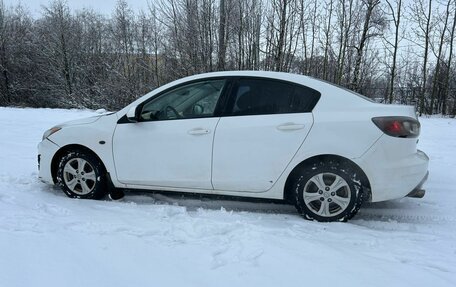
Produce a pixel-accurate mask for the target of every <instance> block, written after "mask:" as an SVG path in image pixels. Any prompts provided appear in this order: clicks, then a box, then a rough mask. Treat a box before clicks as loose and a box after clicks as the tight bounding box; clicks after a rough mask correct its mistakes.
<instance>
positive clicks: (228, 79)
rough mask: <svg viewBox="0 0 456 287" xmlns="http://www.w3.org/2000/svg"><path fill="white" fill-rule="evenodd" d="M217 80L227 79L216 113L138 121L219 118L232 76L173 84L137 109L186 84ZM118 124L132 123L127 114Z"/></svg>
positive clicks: (229, 90)
mask: <svg viewBox="0 0 456 287" xmlns="http://www.w3.org/2000/svg"><path fill="white" fill-rule="evenodd" d="M217 80H225V84H224V86H223V88H222V91H221V92H220V97H219V98H218V100H217V104H216V105H215V109H214V114H213V115H210V116H201V117H192V118H175V119H166V120H157V119H151V120H144V119H139V120H138V122H140V123H145V122H163V121H175V120H191V119H204V118H217V117H220V116H221V114H222V111H223V105H225V103H226V97H227V95H228V94H229V92H231V85H232V83H233V81H232V77H208V78H204V79H196V80H191V81H187V82H184V83H180V84H178V85H175V86H172V87H170V88H168V89H166V90H164V91H161V92H160V93H158V94H156V95H153V96H152V97H150V98H148V99H147V100H144V101H143V102H141V103H140V104H138V105H137V107H136V109H140V110H142V109H143V108H144V106H145V105H146V104H148V103H149V102H151V101H154V100H155V99H158V98H160V97H162V96H164V95H165V94H168V93H169V92H171V91H173V90H176V89H180V88H182V87H184V86H187V85H193V84H196V83H200V82H207V81H217ZM117 123H118V124H127V123H132V122H130V121H129V120H128V119H127V115H126V114H125V115H124V116H123V117H121V118H120V119H119V120H118V121H117Z"/></svg>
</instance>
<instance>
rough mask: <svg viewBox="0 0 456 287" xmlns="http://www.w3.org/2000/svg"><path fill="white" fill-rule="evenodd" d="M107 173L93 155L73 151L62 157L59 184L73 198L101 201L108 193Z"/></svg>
mask: <svg viewBox="0 0 456 287" xmlns="http://www.w3.org/2000/svg"><path fill="white" fill-rule="evenodd" d="M105 174H106V172H105V170H104V167H103V165H102V164H101V162H100V161H99V160H98V159H97V158H96V157H95V156H93V155H92V154H89V153H87V152H84V151H72V152H69V153H67V154H66V155H65V156H63V157H62V159H61V160H60V163H59V167H58V169H57V183H58V184H59V185H60V187H61V188H62V190H63V192H65V194H66V195H67V196H69V197H71V198H84V199H100V198H102V197H104V196H105V195H106V193H107V185H106V176H105Z"/></svg>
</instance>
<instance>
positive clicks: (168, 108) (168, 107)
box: [165, 106, 182, 118]
mask: <svg viewBox="0 0 456 287" xmlns="http://www.w3.org/2000/svg"><path fill="white" fill-rule="evenodd" d="M168 111H171V112H173V114H174V115H175V116H176V118H182V116H181V115H179V112H178V111H176V109H175V108H173V107H171V106H166V107H165V113H166V115H168Z"/></svg>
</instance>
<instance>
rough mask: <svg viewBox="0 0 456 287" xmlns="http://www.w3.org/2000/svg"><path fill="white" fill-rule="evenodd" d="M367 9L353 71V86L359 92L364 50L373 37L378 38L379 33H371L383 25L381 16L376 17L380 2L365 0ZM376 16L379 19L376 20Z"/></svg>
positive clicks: (378, 0)
mask: <svg viewBox="0 0 456 287" xmlns="http://www.w3.org/2000/svg"><path fill="white" fill-rule="evenodd" d="M363 3H364V5H365V8H366V12H365V13H366V14H365V16H364V24H363V30H362V34H361V38H360V40H359V43H358V45H356V46H355V49H356V60H355V68H354V71H353V81H352V83H351V86H352V88H353V90H355V91H359V90H360V86H359V80H360V71H361V62H362V60H363V53H364V48H365V46H366V44H367V41H368V40H369V39H370V38H371V37H375V36H378V35H379V33H378V31H377V32H371V31H372V30H373V28H376V25H377V24H378V25H382V23H381V17H380V15H375V14H374V13H375V8H376V7H377V6H378V5H379V4H380V0H364V1H363ZM375 16H377V17H378V18H377V19H375Z"/></svg>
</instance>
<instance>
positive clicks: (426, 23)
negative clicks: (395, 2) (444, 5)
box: [411, 0, 432, 115]
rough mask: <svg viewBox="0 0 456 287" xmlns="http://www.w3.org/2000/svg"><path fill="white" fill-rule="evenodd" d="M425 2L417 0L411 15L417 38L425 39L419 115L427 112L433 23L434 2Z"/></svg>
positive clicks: (429, 0)
mask: <svg viewBox="0 0 456 287" xmlns="http://www.w3.org/2000/svg"><path fill="white" fill-rule="evenodd" d="M424 1H425V0H417V1H415V2H414V4H413V6H412V8H411V13H412V15H411V16H412V19H413V21H414V22H415V23H416V24H417V27H418V28H416V29H415V36H416V37H417V38H423V42H424V45H423V46H424V53H423V65H422V69H421V71H422V78H421V82H422V84H421V92H420V95H419V113H420V115H422V114H423V113H424V112H425V100H426V89H427V77H428V70H427V69H428V57H429V43H430V31H431V21H432V18H431V16H432V0H428V2H427V4H426V3H425V2H424Z"/></svg>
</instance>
